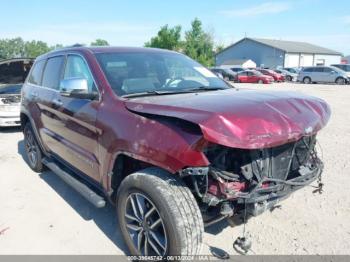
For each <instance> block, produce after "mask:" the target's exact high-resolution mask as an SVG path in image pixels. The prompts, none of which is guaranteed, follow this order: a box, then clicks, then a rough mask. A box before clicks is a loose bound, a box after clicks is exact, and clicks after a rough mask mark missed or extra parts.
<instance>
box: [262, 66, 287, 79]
mask: <svg viewBox="0 0 350 262" xmlns="http://www.w3.org/2000/svg"><path fill="white" fill-rule="evenodd" d="M256 71H259V72H260V73H262V74H264V75H267V76H271V77H272V78H273V80H274V81H276V82H284V81H285V77H284V76H283V75H281V74H278V73H276V72H274V71H273V70H271V69H264V68H257V69H256Z"/></svg>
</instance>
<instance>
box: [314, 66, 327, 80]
mask: <svg viewBox="0 0 350 262" xmlns="http://www.w3.org/2000/svg"><path fill="white" fill-rule="evenodd" d="M311 79H312V81H315V82H325V81H326V78H325V74H324V72H323V67H314V69H313V72H312V77H311Z"/></svg>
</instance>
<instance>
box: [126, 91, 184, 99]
mask: <svg viewBox="0 0 350 262" xmlns="http://www.w3.org/2000/svg"><path fill="white" fill-rule="evenodd" d="M188 92H190V91H187V90H176V91H175V90H174V91H159V90H151V91H146V92H139V93H133V94H126V95H123V97H126V98H130V97H138V96H154V95H172V94H182V93H188Z"/></svg>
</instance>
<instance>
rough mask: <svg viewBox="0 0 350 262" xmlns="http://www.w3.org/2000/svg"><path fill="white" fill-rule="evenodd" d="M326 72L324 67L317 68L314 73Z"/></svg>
mask: <svg viewBox="0 0 350 262" xmlns="http://www.w3.org/2000/svg"><path fill="white" fill-rule="evenodd" d="M323 71H324V69H323V67H315V68H314V70H313V72H317V73H322V72H323Z"/></svg>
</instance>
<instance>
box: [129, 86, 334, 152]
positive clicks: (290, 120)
mask: <svg viewBox="0 0 350 262" xmlns="http://www.w3.org/2000/svg"><path fill="white" fill-rule="evenodd" d="M125 106H126V107H127V108H128V109H129V110H130V111H133V112H135V113H143V114H152V115H159V116H168V117H174V118H179V119H183V120H186V121H189V122H192V123H195V124H198V125H199V126H200V128H201V130H202V133H203V136H204V138H205V139H206V140H208V141H210V142H213V143H217V144H221V145H225V146H228V147H235V148H243V149H256V148H267V147H272V146H277V145H281V144H285V143H287V142H291V141H296V140H299V139H300V138H301V137H302V136H305V135H311V134H315V133H317V132H318V131H319V130H320V129H321V128H322V127H324V126H325V125H326V124H327V122H328V120H329V118H330V113H331V112H330V108H329V106H328V105H327V103H326V102H325V101H323V100H321V99H319V98H316V97H311V96H306V95H304V94H301V93H296V92H277V91H255V90H254V91H253V90H238V89H227V90H222V91H210V92H198V93H189V94H188V93H187V94H176V95H159V96H147V97H138V98H132V99H129V100H126V101H125Z"/></svg>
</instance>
